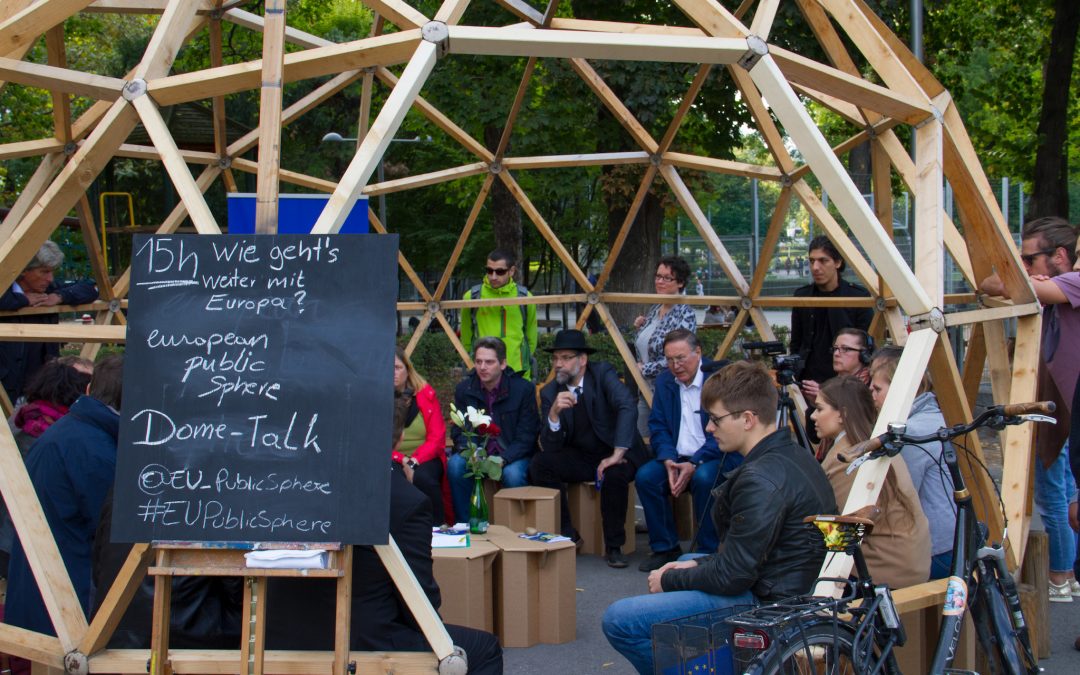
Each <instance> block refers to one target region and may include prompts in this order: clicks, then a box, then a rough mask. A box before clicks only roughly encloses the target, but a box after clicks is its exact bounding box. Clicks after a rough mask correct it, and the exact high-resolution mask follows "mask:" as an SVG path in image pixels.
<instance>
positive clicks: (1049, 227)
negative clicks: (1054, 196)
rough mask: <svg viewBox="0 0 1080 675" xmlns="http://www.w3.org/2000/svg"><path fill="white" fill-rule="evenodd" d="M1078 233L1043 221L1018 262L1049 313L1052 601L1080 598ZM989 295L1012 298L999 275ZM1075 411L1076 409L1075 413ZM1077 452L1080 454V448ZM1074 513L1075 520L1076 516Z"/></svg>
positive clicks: (1043, 442) (1056, 221) (1034, 225)
mask: <svg viewBox="0 0 1080 675" xmlns="http://www.w3.org/2000/svg"><path fill="white" fill-rule="evenodd" d="M1077 243H1078V242H1077V228H1076V227H1075V226H1074V225H1071V224H1069V222H1068V221H1066V220H1065V219H1063V218H1053V217H1047V218H1038V219H1036V220H1032V221H1029V222H1027V223H1025V224H1024V227H1023V229H1022V230H1021V232H1020V260H1021V262H1023V264H1024V268H1025V269H1026V270H1027V273H1028V275H1029V276H1030V277H1031V285H1032V287H1034V289H1035V296H1036V297H1037V298H1038V299H1039V302H1041V303H1042V304H1043V305H1044V306H1045V309H1044V310H1043V325H1042V331H1043V332H1042V344H1041V345H1040V350H1039V351H1040V353H1039V357H1040V358H1039V361H1040V363H1039V390H1038V397H1039V398H1040V399H1049V400H1052V401H1054V402H1056V403H1057V412H1056V413H1055V416H1056V417H1057V420H1058V423H1057V424H1054V425H1047V426H1046V428H1044V429H1040V430H1039V432H1038V433H1037V434H1036V436H1035V453H1036V456H1037V457H1038V461H1036V462H1035V505H1036V506H1037V507H1038V508H1039V515H1040V516H1041V517H1042V521H1043V525H1044V526H1045V527H1046V532H1047V534H1048V535H1049V548H1050V591H1049V592H1050V600H1051V601H1053V602H1073V600H1074V598H1077V599H1080V583H1077V581H1076V578H1075V575H1074V573H1073V561H1074V560H1075V559H1076V539H1075V535H1074V533H1073V531H1072V530H1071V528H1070V527H1069V522H1070V520H1072V521H1075V518H1076V511H1075V510H1073V511H1070V509H1075V508H1076V503H1075V502H1073V503H1072V505H1071V506H1070V501H1071V497H1072V495H1074V494H1075V492H1076V486H1075V484H1074V480H1073V477H1072V476H1071V475H1070V473H1069V460H1070V456H1069V453H1070V447H1069V442H1068V441H1069V426H1070V425H1069V422H1070V411H1071V408H1072V403H1073V395H1074V392H1075V390H1076V388H1077V387H1076V383H1077V377H1078V376H1080V350H1077V349H1076V345H1077V342H1078V341H1080V272H1077V271H1075V270H1076V269H1078V263H1077V251H1076V247H1077ZM979 290H980V291H982V292H983V293H987V294H989V295H1001V296H1004V297H1009V293H1008V291H1007V290H1006V289H1005V285H1004V284H1003V283H1002V281H1001V278H1000V277H998V276H997V275H994V276H991V277H988V278H986V279H984V280H983V281H982V283H980V284H979ZM1073 412H1075V411H1073ZM1071 451H1072V452H1073V453H1074V454H1075V453H1080V448H1076V447H1073V448H1071ZM1070 514H1071V516H1072V517H1071V518H1070Z"/></svg>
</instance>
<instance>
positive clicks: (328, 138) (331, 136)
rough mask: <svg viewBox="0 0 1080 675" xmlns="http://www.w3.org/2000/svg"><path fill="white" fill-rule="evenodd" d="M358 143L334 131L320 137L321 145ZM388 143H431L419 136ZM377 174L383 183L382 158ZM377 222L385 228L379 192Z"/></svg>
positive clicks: (396, 139)
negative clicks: (379, 221) (380, 222)
mask: <svg viewBox="0 0 1080 675" xmlns="http://www.w3.org/2000/svg"><path fill="white" fill-rule="evenodd" d="M359 141H360V139H359V138H346V137H344V136H342V135H341V134H339V133H338V132H336V131H331V132H329V133H328V134H326V135H325V136H323V137H322V142H323V143H350V142H352V143H357V142H359ZM390 142H391V143H430V142H431V136H425V137H423V138H421V137H419V136H415V137H413V138H391V139H390ZM377 172H378V173H377V174H376V176H377V177H378V179H379V182H380V183H382V182H384V180H385V177H384V176H383V158H382V157H379V164H378V165H377ZM379 220H381V221H382V224H383V227H387V223H386V195H385V194H384V193H381V192H380V193H379Z"/></svg>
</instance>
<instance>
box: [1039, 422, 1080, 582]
mask: <svg viewBox="0 0 1080 675" xmlns="http://www.w3.org/2000/svg"><path fill="white" fill-rule="evenodd" d="M1075 492H1076V481H1075V479H1074V478H1073V475H1072V469H1071V468H1070V467H1069V444H1068V443H1066V444H1065V447H1063V448H1062V449H1061V454H1060V455H1058V458H1057V459H1056V460H1055V461H1054V463H1053V464H1051V465H1050V468H1048V469H1044V468H1043V466H1042V462H1040V461H1038V459H1036V460H1035V505H1036V506H1037V507H1038V508H1039V515H1040V516H1041V517H1042V521H1043V528H1044V529H1045V530H1046V534H1047V535H1048V536H1049V538H1050V542H1049V543H1050V571H1051V572H1068V571H1069V570H1071V569H1072V568H1073V563H1074V562H1075V561H1076V534H1075V533H1074V532H1073V531H1072V528H1071V527H1069V500H1070V499H1071V498H1072V496H1073V494H1074V493H1075Z"/></svg>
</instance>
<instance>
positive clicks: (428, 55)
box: [311, 38, 437, 234]
mask: <svg viewBox="0 0 1080 675" xmlns="http://www.w3.org/2000/svg"><path fill="white" fill-rule="evenodd" d="M371 39H379V38H371ZM436 51H437V47H436V46H435V45H434V44H433V43H431V42H423V41H422V42H420V44H419V45H417V47H416V52H415V54H414V55H413V58H412V59H411V60H410V61H409V65H407V66H406V67H405V71H404V72H403V73H402V74H401V79H400V81H399V82H398V85H397V86H396V87H394V90H393V91H392V92H390V96H389V97H387V99H386V103H385V104H383V107H382V110H380V111H379V116H378V118H376V120H375V123H374V124H372V126H371V130H370V131H368V134H367V136H365V137H364V140H363V141H361V143H360V147H359V148H358V149H357V151H356V155H355V156H354V157H353V160H352V162H351V163H350V164H349V168H348V169H346V170H345V175H344V176H342V177H341V180H340V181H339V182H338V187H337V189H336V190H335V191H334V194H332V195H331V196H330V200H329V201H328V202H327V204H326V208H324V209H323V212H322V214H321V215H320V216H319V220H318V221H317V222H316V223H315V226H314V227H313V228H312V230H311V232H312V234H329V233H331V232H337V231H338V230H340V229H341V225H342V223H344V222H345V217H346V216H348V214H349V211H351V210H352V207H353V204H355V203H356V198H357V197H359V196H360V191H361V190H362V188H363V186H364V184H365V183H367V181H368V179H369V178H371V174H372V173H373V172H374V171H375V165H376V164H378V162H379V158H381V157H382V156H383V154H384V153H385V152H386V148H387V147H389V145H390V140H391V139H392V138H393V137H394V134H395V133H397V130H398V128H399V127H400V126H401V122H402V120H404V119H405V114H406V113H407V112H408V110H409V107H410V106H411V105H412V103H413V101H414V100H415V99H416V97H417V95H418V94H419V93H420V88H421V87H422V86H423V85H424V82H426V81H427V78H428V76H429V75H430V74H431V71H432V69H433V68H434V67H435V60H436Z"/></svg>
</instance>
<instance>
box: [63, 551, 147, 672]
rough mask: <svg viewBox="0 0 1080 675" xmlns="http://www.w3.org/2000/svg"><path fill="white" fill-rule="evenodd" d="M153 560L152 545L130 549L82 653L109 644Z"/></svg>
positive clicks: (99, 590) (82, 647)
mask: <svg viewBox="0 0 1080 675" xmlns="http://www.w3.org/2000/svg"><path fill="white" fill-rule="evenodd" d="M151 557H153V551H152V550H151V548H150V545H149V544H135V545H134V546H132V547H131V551H130V552H129V553H128V556H127V559H125V560H124V565H123V567H121V568H120V571H119V572H118V573H117V575H116V578H115V579H114V580H113V583H112V586H110V587H109V590H108V592H107V593H106V595H105V599H104V600H102V602H101V605H100V606H99V608H98V610H97V612H96V613H95V614H94V620H93V621H92V622H91V623H90V627H89V629H88V630H87V632H86V635H85V636H83V639H82V640H81V641H80V642H79V651H80V652H82V653H83V654H94V653H95V652H97V651H99V650H101V649H104V648H105V645H106V644H108V642H109V639H110V638H111V637H112V635H113V633H114V632H115V631H116V627H117V625H119V624H120V619H122V618H123V617H124V612H125V611H127V608H128V605H130V604H131V599H132V598H133V597H135V592H136V591H138V590H139V585H140V584H141V583H142V580H143V578H144V577H145V576H146V570H147V568H148V567H150V559H151ZM102 590H104V589H98V592H101V591H102Z"/></svg>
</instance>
